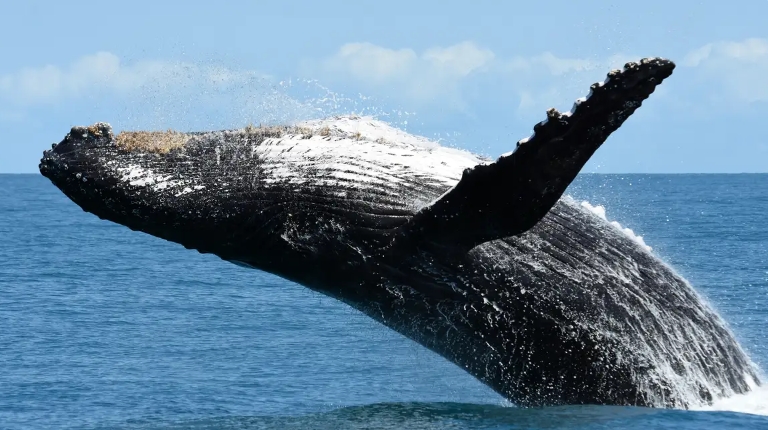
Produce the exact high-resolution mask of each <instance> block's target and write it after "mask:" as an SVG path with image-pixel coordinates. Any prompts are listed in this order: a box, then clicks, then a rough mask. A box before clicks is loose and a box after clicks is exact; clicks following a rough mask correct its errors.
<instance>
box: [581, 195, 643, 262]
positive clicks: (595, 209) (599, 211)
mask: <svg viewBox="0 0 768 430" xmlns="http://www.w3.org/2000/svg"><path fill="white" fill-rule="evenodd" d="M581 206H582V207H583V208H585V209H587V210H589V211H590V212H592V213H593V214H594V215H597V216H598V217H600V218H602V219H603V220H604V221H606V222H608V223H609V224H611V225H612V226H614V227H616V228H617V229H619V231H621V232H622V233H624V234H625V235H627V237H629V238H630V239H632V240H634V241H635V242H637V244H638V245H640V246H642V247H643V249H645V250H646V251H648V252H651V251H653V248H651V247H650V246H648V245H647V244H646V243H645V241H644V240H643V236H638V235H636V234H635V232H634V231H632V229H631V228H626V227H622V225H621V224H619V223H618V222H616V221H608V218H607V217H606V215H605V206H601V205H597V206H592V205H591V204H590V203H589V202H588V201H586V200H585V201H582V202H581Z"/></svg>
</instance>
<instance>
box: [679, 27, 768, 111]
mask: <svg viewBox="0 0 768 430" xmlns="http://www.w3.org/2000/svg"><path fill="white" fill-rule="evenodd" d="M682 65H684V66H687V67H690V68H694V72H695V74H696V75H695V76H696V77H697V78H699V79H701V80H703V81H708V82H714V83H716V84H717V85H718V86H720V88H721V89H722V90H724V94H717V96H718V97H721V98H727V99H731V100H733V101H737V102H747V103H752V102H758V101H768V79H766V76H768V40H767V39H758V38H752V39H746V40H743V41H740V42H732V41H730V42H716V43H710V44H707V45H704V46H702V47H700V48H697V49H694V50H693V51H691V52H689V53H688V54H687V55H686V56H685V57H684V58H683V61H682ZM702 89H703V90H704V89H707V90H710V88H707V87H703V88H702ZM710 91H711V90H710Z"/></svg>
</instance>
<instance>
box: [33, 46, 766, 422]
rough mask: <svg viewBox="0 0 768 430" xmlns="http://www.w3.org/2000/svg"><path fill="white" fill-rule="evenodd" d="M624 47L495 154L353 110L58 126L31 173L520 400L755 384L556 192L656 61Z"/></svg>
mask: <svg viewBox="0 0 768 430" xmlns="http://www.w3.org/2000/svg"><path fill="white" fill-rule="evenodd" d="M673 69H674V64H673V63H672V62H671V61H668V60H665V59H660V58H649V59H643V60H641V61H639V62H636V63H635V62H633V63H628V64H626V65H625V67H624V68H623V69H622V70H614V71H611V72H610V73H609V74H608V76H607V78H606V79H605V81H603V82H601V83H597V84H594V85H592V87H591V91H590V93H589V96H588V97H585V98H582V99H579V100H578V101H577V102H576V103H575V104H574V106H573V108H572V110H571V111H570V112H566V113H560V112H558V111H556V110H554V109H551V110H549V111H548V112H547V117H546V120H544V121H542V122H540V123H538V124H536V125H535V126H534V129H533V134H532V135H531V136H530V137H529V138H527V139H523V140H521V141H519V142H518V143H517V145H516V147H515V148H514V150H513V151H512V152H510V153H508V154H504V155H502V156H501V157H499V158H498V159H496V160H488V159H485V158H482V157H478V156H475V155H472V154H470V153H468V152H466V151H463V150H460V149H455V148H448V147H443V146H440V145H438V144H437V143H435V142H433V141H430V140H429V139H426V138H422V137H418V136H414V135H411V134H408V133H406V132H404V131H402V130H398V129H396V128H393V127H391V126H389V125H387V124H386V123H384V122H381V121H378V120H376V119H373V118H369V117H358V116H339V117H333V118H327V119H321V120H310V121H304V122H300V123H297V124H294V125H288V126H270V127H255V126H248V127H245V128H242V129H235V130H221V131H211V132H199V133H181V132H175V131H166V132H149V131H139V132H122V133H119V134H117V135H114V134H113V132H112V128H111V127H110V126H109V125H108V124H105V123H98V124H95V125H93V126H90V127H74V128H72V130H71V131H70V132H69V134H67V136H66V137H65V138H64V140H62V141H61V142H60V143H59V144H57V145H54V147H53V148H52V149H51V150H48V151H45V153H44V156H43V159H42V160H41V164H40V171H41V173H42V174H43V175H45V176H46V177H48V178H49V179H50V180H51V181H52V182H53V184H54V185H56V186H57V187H58V188H59V189H61V191H62V192H63V193H64V194H66V195H67V196H68V197H69V198H70V199H71V200H72V201H73V202H75V203H76V204H78V205H79V206H80V207H81V208H83V209H84V210H85V211H88V212H90V213H93V214H95V215H97V216H99V217H100V218H103V219H106V220H110V221H113V222H115V223H118V224H122V225H124V226H127V227H128V228H130V229H133V230H137V231H142V232H145V233H148V234H150V235H154V236H157V237H159V238H163V239H166V240H169V241H173V242H176V243H179V244H181V245H183V246H185V247H187V248H190V249H195V250H197V251H199V252H204V253H213V254H215V255H217V256H219V257H221V258H222V259H224V260H227V261H230V262H233V263H236V264H239V265H242V266H246V267H252V268H256V269H259V270H263V271H266V272H270V273H274V274H276V275H279V276H281V277H283V278H285V279H288V280H291V281H294V282H297V283H300V284H302V285H304V286H306V287H308V288H311V289H312V290H315V291H318V292H321V293H323V294H326V295H328V296H331V297H333V298H336V299H338V300H340V301H342V302H344V303H346V304H348V305H350V306H352V307H353V308H355V309H358V310H359V311H361V312H363V313H364V314H366V315H368V316H370V317H371V318H373V319H375V320H376V321H378V322H380V323H382V324H384V325H386V326H387V327H390V328H392V329H393V330H396V331H397V332H399V333H401V334H403V335H404V336H407V337H408V338H410V339H413V340H414V341H416V342H418V343H419V344H421V345H423V346H425V347H427V348H429V349H430V350H432V351H435V352H436V353H438V354H439V355H441V356H443V357H444V358H446V359H447V360H449V361H451V362H453V363H455V364H456V365H457V366H460V367H461V368H463V369H464V370H465V371H466V372H468V373H470V374H471V375H472V376H474V377H475V378H477V379H479V380H480V381H482V382H483V383H485V384H487V385H488V386H489V387H491V388H492V389H493V390H495V391H496V392H498V393H500V394H501V395H503V396H505V397H506V398H508V399H509V400H510V401H512V402H513V403H515V404H518V405H521V406H538V405H561V404H614V405H641V406H655V407H683V408H685V407H693V406H696V405H700V404H706V403H710V402H712V401H713V400H715V399H717V398H720V397H726V396H730V395H733V394H738V393H744V392H747V391H749V390H751V389H752V388H753V387H755V386H757V385H759V384H760V381H759V379H758V374H757V369H756V367H755V365H754V364H753V363H752V362H751V361H750V360H749V358H748V356H747V355H746V354H745V352H744V351H743V350H742V348H741V347H740V345H739V344H738V342H737V341H736V340H735V338H734V335H733V334H732V333H731V331H730V330H729V328H728V327H727V325H726V324H725V322H724V321H723V320H722V318H721V317H720V316H719V315H718V314H717V313H716V312H714V311H713V309H711V308H710V306H709V305H708V304H707V303H706V301H704V300H703V299H702V298H701V297H700V296H699V295H698V294H697V293H696V291H695V290H694V289H693V288H692V287H691V286H690V285H689V284H688V283H687V282H686V281H685V280H684V279H682V278H681V277H680V276H679V275H677V274H676V273H675V272H674V271H673V270H672V269H671V268H670V267H669V266H667V265H666V264H665V263H664V262H663V261H661V260H660V259H658V258H657V257H656V256H655V255H653V254H652V253H651V252H650V250H649V249H647V248H646V247H643V246H641V245H640V244H638V243H637V242H635V241H634V240H632V238H630V237H628V236H626V235H625V234H624V233H622V232H621V231H620V230H618V229H616V228H615V227H613V226H611V225H610V224H608V223H607V222H606V221H605V220H603V219H601V218H599V217H597V216H595V215H593V214H592V213H590V212H589V211H588V210H587V209H585V208H583V207H581V206H580V205H578V204H576V203H575V202H574V201H573V199H571V198H570V197H568V196H565V195H564V193H565V191H566V188H567V187H568V185H569V184H570V183H571V182H572V181H573V179H574V178H575V177H576V175H577V174H578V173H579V171H580V170H581V169H582V167H583V166H584V164H585V163H586V162H587V161H588V160H589V159H590V157H591V156H592V154H594V152H595V151H596V150H597V149H598V148H599V147H600V145H601V144H602V143H603V142H604V141H605V140H606V139H607V138H608V136H610V135H611V133H613V132H614V131H616V130H617V129H618V128H619V127H620V126H621V125H622V124H623V123H624V121H625V120H627V118H628V117H629V116H630V115H631V114H632V113H633V112H634V111H635V110H636V109H637V108H639V107H640V105H641V104H642V102H643V101H644V100H645V99H646V98H647V97H649V96H650V94H651V93H653V91H654V90H655V88H656V86H657V85H659V84H661V82H662V81H663V80H664V79H666V78H667V77H669V76H670V75H671V74H672V71H673Z"/></svg>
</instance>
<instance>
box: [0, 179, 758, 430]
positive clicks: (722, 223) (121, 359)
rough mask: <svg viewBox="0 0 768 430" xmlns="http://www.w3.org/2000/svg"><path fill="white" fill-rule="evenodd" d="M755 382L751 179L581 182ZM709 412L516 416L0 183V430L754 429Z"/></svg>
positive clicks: (290, 308) (269, 286) (385, 334)
mask: <svg viewBox="0 0 768 430" xmlns="http://www.w3.org/2000/svg"><path fill="white" fill-rule="evenodd" d="M569 194H571V195H572V196H573V197H574V198H576V199H578V200H587V201H589V202H590V203H591V204H592V205H602V206H604V207H605V209H606V213H607V217H608V219H609V220H616V221H618V222H620V223H621V224H622V226H624V227H628V228H631V229H632V230H633V231H634V232H635V234H637V235H640V236H642V237H643V240H644V241H645V243H647V244H648V245H650V246H651V247H653V249H654V252H655V253H656V254H657V255H659V256H660V257H661V258H663V259H664V260H666V261H667V262H669V263H670V264H671V265H672V266H673V267H675V268H676V269H677V270H678V271H679V272H680V273H682V274H683V275H684V276H685V277H686V278H687V279H688V280H689V281H690V282H691V283H692V284H693V285H694V286H695V287H696V289H697V290H698V291H700V292H701V293H702V294H703V295H704V296H705V297H707V299H708V300H709V301H710V302H711V303H712V304H713V305H714V306H715V308H716V309H717V310H718V311H719V312H720V313H721V314H722V315H723V316H724V317H725V319H726V320H727V321H728V322H729V324H730V326H731V327H732V328H733V330H734V332H735V333H736V335H737V337H738V338H739V340H740V342H741V343H742V345H743V347H744V348H745V349H746V350H747V351H748V352H749V354H750V356H751V357H752V358H753V360H754V361H755V362H757V363H758V364H759V365H760V367H761V368H762V369H768V175H582V176H580V177H579V178H578V179H577V181H576V182H575V183H574V184H573V185H572V186H571V188H570V189H569ZM709 409H711V410H706V411H678V410H656V409H647V408H633V407H606V406H569V407H555V408H534V409H522V408H516V407H514V406H513V405H510V404H509V403H508V402H506V401H504V400H503V399H502V398H500V397H499V396H498V395H496V394H494V393H493V392H492V391H491V390H489V389H488V388H486V387H485V386H483V385H482V384H480V383H479V382H477V381H476V380H475V379H473V378H472V377H470V376H469V375H467V374H465V373H464V372H463V371H462V370H460V369H458V368H457V367H455V366H454V365H452V364H450V363H448V362H446V361H445V360H443V359H442V358H440V357H439V356H437V355H435V354H433V353H431V352H429V351H426V350H425V349H423V348H422V347H420V346H419V345H417V344H415V343H413V342H411V341H409V340H406V339H404V338H402V337H401V336H399V335H398V334H396V333H394V332H392V331H390V330H388V329H386V328H385V327H383V326H380V325H378V324H377V323H374V322H373V321H371V320H369V319H367V318H366V317H364V316H363V315H361V314H359V313H357V312H356V311H353V310H351V309H349V308H347V307H346V306H344V305H342V304H341V303H338V302H335V301H333V300H331V299H328V298H325V297H324V296H321V295H319V294H317V293H314V292H311V291H309V290H307V289H305V288H303V287H301V286H299V285H296V284H293V283H291V282H287V281H284V280H282V279H280V278H278V277H275V276H272V275H269V274H266V273H261V272H259V271H256V270H249V269H244V268H240V267H237V266H235V265H232V264H229V263H226V262H224V261H221V260H219V259H218V258H216V257H213V256H210V255H200V254H198V253H196V252H193V251H189V250H185V249H184V248H182V247H181V246H179V245H175V244H172V243H169V242H165V241H163V240H160V239H157V238H154V237H151V236H148V235H145V234H142V233H136V232H132V231H129V230H128V229H127V228H124V227H121V226H119V225H116V224H112V223H110V222H107V221H101V220H99V219H98V218H96V217H95V216H93V215H90V214H87V213H85V212H82V211H81V210H80V209H79V208H78V207H77V206H76V205H75V204H74V203H72V202H70V201H69V200H68V199H67V198H66V197H64V195H63V194H61V193H60V192H59V191H58V190H57V189H56V188H55V187H54V186H53V185H52V184H51V183H50V182H48V180H46V179H45V178H43V177H41V176H39V175H0V428H3V429H5V428H9V429H16V428H35V429H43V428H50V429H64V428H88V429H90V428H99V429H101V428H105V429H112V428H117V429H162V428H171V429H187V428H191V429H251V428H253V429H261V428H267V429H294V428H295V429H304V428H307V429H314V428H318V429H323V428H327V429H337V428H341V429H343V428H350V429H369V428H370V429H379V428H380V429H408V428H413V429H518V428H519V429H522V428H525V429H644V430H645V429H653V428H674V429H676V430H684V429H724V428H746V429H759V428H767V429H768V391H766V390H765V389H758V390H757V391H756V392H754V393H752V394H749V395H745V396H738V397H736V398H732V399H728V400H725V401H721V402H718V403H717V404H715V405H714V406H713V407H711V408H709Z"/></svg>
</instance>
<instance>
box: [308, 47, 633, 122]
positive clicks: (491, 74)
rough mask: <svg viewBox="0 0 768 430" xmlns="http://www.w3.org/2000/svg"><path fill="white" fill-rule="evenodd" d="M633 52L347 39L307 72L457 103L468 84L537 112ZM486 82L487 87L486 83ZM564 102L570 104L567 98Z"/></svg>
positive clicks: (576, 92) (398, 95)
mask: <svg viewBox="0 0 768 430" xmlns="http://www.w3.org/2000/svg"><path fill="white" fill-rule="evenodd" d="M638 58H639V57H638ZM638 58H632V57H628V56H612V57H609V58H603V59H595V58H561V57H558V56H556V55H555V54H553V53H551V52H544V53H542V54H539V55H535V56H530V57H523V56H517V57H511V58H500V57H499V56H497V55H496V54H495V53H494V52H493V51H491V50H490V49H487V48H484V47H480V46H478V45H476V44H475V43H473V42H470V41H465V42H461V43H458V44H455V45H452V46H448V47H433V48H429V49H426V50H424V51H423V52H421V53H418V52H416V51H415V50H413V49H409V48H403V49H390V48H387V47H382V46H378V45H374V44H371V43H349V44H346V45H343V46H342V47H341V48H340V49H339V50H338V51H337V52H336V53H335V54H334V55H332V56H330V57H329V58H326V59H325V60H324V61H322V62H320V65H319V67H314V68H311V69H310V73H312V74H317V73H320V74H322V75H324V76H325V77H326V78H327V79H328V80H331V81H335V82H337V83H339V84H341V85H348V84H349V83H350V82H353V83H356V84H359V85H362V87H363V91H371V92H373V93H378V94H379V95H381V94H383V95H385V96H386V97H388V98H395V99H400V100H405V101H406V102H409V103H412V102H416V103H418V104H434V105H439V106H441V108H445V107H450V108H454V109H461V108H462V107H463V106H464V104H465V103H464V99H465V98H467V97H468V93H471V92H472V90H474V93H475V94H478V95H480V94H482V95H481V96H482V97H486V96H488V95H490V97H503V98H504V99H510V98H512V99H514V98H518V99H519V100H520V103H519V105H518V110H520V111H525V110H533V111H537V112H538V111H539V110H541V109H546V108H547V107H550V104H551V103H553V102H558V97H562V96H561V95H560V93H565V94H571V96H568V98H569V99H571V98H572V99H576V98H578V97H580V96H582V95H585V94H582V92H584V91H587V89H588V85H589V84H591V83H592V82H594V80H595V79H597V80H599V79H602V77H603V76H604V74H605V73H606V72H607V71H608V70H609V69H610V68H616V67H621V66H622V65H623V64H624V63H626V62H627V61H629V60H637V59H638ZM491 82H493V83H494V86H493V87H489V83H491ZM577 86H578V87H579V88H578V89H577V88H575V87H577ZM468 87H470V88H471V89H468ZM487 91H492V93H491V94H487V93H486V92H487ZM566 104H568V107H570V102H569V103H566Z"/></svg>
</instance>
